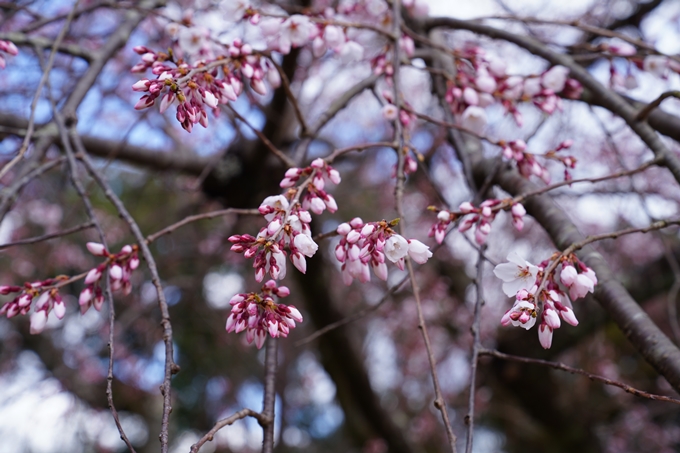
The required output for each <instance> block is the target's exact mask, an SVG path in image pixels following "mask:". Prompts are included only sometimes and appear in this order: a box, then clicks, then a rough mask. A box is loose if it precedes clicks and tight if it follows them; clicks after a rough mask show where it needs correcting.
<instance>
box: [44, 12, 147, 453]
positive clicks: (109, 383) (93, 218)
mask: <svg viewBox="0 0 680 453" xmlns="http://www.w3.org/2000/svg"><path fill="white" fill-rule="evenodd" d="M74 9H75V6H74ZM37 54H38V59H39V62H40V63H41V66H44V64H43V61H42V58H41V56H40V53H39V52H38V53H37ZM43 70H46V69H45V68H43ZM46 88H47V96H48V99H49V102H50V107H51V108H52V115H53V116H54V122H55V124H56V125H57V129H58V130H59V137H60V138H61V142H62V145H63V148H64V151H65V152H66V157H67V160H68V164H69V178H70V180H71V183H72V184H73V187H74V188H75V189H76V192H77V193H78V196H79V197H80V198H81V200H82V201H83V204H84V205H85V210H86V211H87V216H88V217H89V218H90V223H91V224H92V225H94V227H95V228H96V230H97V234H98V235H99V240H100V242H101V243H102V244H103V245H104V248H105V249H108V244H107V241H106V235H105V234H104V230H103V229H102V226H101V224H100V223H99V220H98V219H97V215H96V213H95V211H94V207H93V206H92V201H91V200H90V197H89V196H88V195H87V192H86V191H85V188H84V186H83V184H82V182H81V180H80V177H79V176H78V164H77V162H76V159H75V156H74V153H73V148H72V146H71V143H70V141H69V136H68V131H67V129H66V125H65V123H64V117H63V116H62V114H61V112H59V110H58V109H57V103H56V101H55V100H54V97H53V96H52V87H51V86H50V82H49V79H48V80H47V82H46ZM72 132H75V124H74V125H73V130H72ZM106 301H107V302H108V306H109V341H108V348H109V367H108V373H107V377H106V399H107V402H108V406H109V410H110V411H111V416H112V417H113V420H114V423H115V424H116V428H117V429H118V433H119V434H120V438H121V440H122V441H123V442H124V443H125V445H126V446H127V447H128V449H129V450H130V451H131V452H132V453H136V451H135V449H134V447H133V446H132V443H131V442H130V440H129V439H128V437H127V435H126V434H125V431H124V430H123V425H122V424H121V423H120V417H119V416H118V410H117V409H116V406H115V405H114V403H113V357H114V352H115V346H114V339H113V335H114V327H115V319H116V312H115V307H114V305H113V294H112V292H111V276H110V274H109V273H107V275H106Z"/></svg>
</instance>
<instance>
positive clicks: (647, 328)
mask: <svg viewBox="0 0 680 453" xmlns="http://www.w3.org/2000/svg"><path fill="white" fill-rule="evenodd" d="M487 165H488V162H487V161H482V160H480V161H479V162H477V163H476V165H475V172H476V173H477V174H478V175H480V176H481V177H483V175H485V174H486V171H487ZM495 181H496V183H497V184H499V185H500V186H501V188H503V190H505V191H506V192H508V193H510V194H513V193H522V192H530V191H532V190H535V188H536V186H535V184H533V183H531V182H530V181H527V180H526V179H525V178H523V177H522V176H520V175H519V174H517V173H516V172H514V171H502V172H499V173H498V174H497V175H496V178H495ZM525 206H526V208H527V212H528V213H529V214H530V215H531V216H532V217H534V219H536V221H537V222H538V223H539V224H541V225H542V226H543V228H544V229H545V230H546V232H547V233H548V235H549V236H550V237H551V238H552V240H553V241H554V242H555V245H556V246H557V247H558V249H566V248H567V247H569V246H570V245H572V244H574V243H579V242H581V241H582V240H583V237H582V236H581V234H580V233H579V232H578V230H577V229H576V226H575V225H574V224H573V223H572V221H571V220H570V219H569V218H568V217H567V215H566V214H565V213H564V211H562V210H561V209H560V208H559V207H557V206H556V205H555V203H554V202H553V201H552V199H551V198H550V197H548V196H547V195H545V194H543V195H537V196H535V197H532V198H530V199H529V200H527V202H526V204H525ZM579 255H580V256H581V258H582V260H583V261H584V262H585V263H586V264H587V265H588V267H590V268H591V269H593V271H594V272H595V273H596V274H597V278H598V285H597V289H596V291H595V297H596V298H597V300H598V302H600V304H601V305H602V307H603V308H604V309H605V310H606V311H607V312H608V314H609V315H610V316H611V317H612V319H613V321H614V322H615V323H616V324H617V325H618V326H619V328H620V329H621V331H622V332H623V333H624V334H625V335H626V337H627V338H628V339H629V340H630V342H631V343H632V344H633V345H634V346H635V347H636V348H637V350H638V351H639V352H640V353H641V354H642V356H643V357H644V358H645V359H646V360H647V362H648V363H649V364H651V365H652V366H653V367H654V368H655V369H656V370H657V371H658V372H659V373H660V374H661V375H662V376H664V377H665V378H666V380H668V382H669V383H670V384H671V386H673V387H674V388H675V389H676V390H678V391H680V350H678V348H677V347H676V346H675V345H674V344H673V343H672V342H671V341H670V340H669V339H668V337H667V336H666V335H665V334H664V333H663V332H661V330H660V329H659V327H658V326H657V325H656V324H655V323H654V322H653V321H652V320H651V319H650V318H649V316H648V315H647V314H646V313H645V312H644V311H643V310H642V308H640V305H639V304H638V303H637V302H636V301H635V300H634V299H633V298H632V297H631V296H630V294H629V293H628V292H627V291H626V289H625V288H624V287H623V286H622V285H621V283H620V282H618V281H617V280H616V279H615V278H614V276H613V274H612V271H611V270H610V268H609V265H608V264H607V263H606V262H605V260H604V258H603V257H602V255H600V254H599V253H597V252H596V251H595V250H594V249H592V248H591V247H590V246H589V245H585V246H584V247H583V249H582V251H581V252H580V253H579Z"/></svg>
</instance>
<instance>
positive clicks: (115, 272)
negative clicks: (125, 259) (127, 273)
mask: <svg viewBox="0 0 680 453" xmlns="http://www.w3.org/2000/svg"><path fill="white" fill-rule="evenodd" d="M109 275H110V276H111V278H112V279H114V280H120V279H122V278H123V268H121V267H120V266H119V265H117V264H114V265H112V266H111V267H110V268H109Z"/></svg>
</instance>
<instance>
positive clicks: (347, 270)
mask: <svg viewBox="0 0 680 453" xmlns="http://www.w3.org/2000/svg"><path fill="white" fill-rule="evenodd" d="M396 223H397V221H392V222H386V221H385V220H381V221H380V222H368V223H364V222H363V220H361V219H360V218H359V217H356V218H354V219H352V220H351V221H350V222H349V223H342V224H340V225H339V226H338V228H337V230H336V231H337V232H338V234H339V235H340V236H342V238H341V239H340V242H339V243H338V245H337V246H336V247H335V257H336V258H337V260H338V261H340V263H342V267H341V269H342V279H343V281H344V283H345V284H346V285H350V284H351V283H352V281H353V279H355V278H356V279H358V280H359V281H360V282H368V281H369V280H370V279H371V274H370V272H369V270H370V269H373V272H374V273H375V275H376V276H377V277H378V278H379V279H381V280H387V264H386V263H385V258H387V259H388V260H390V261H392V262H393V263H395V264H396V265H397V267H399V269H402V270H403V269H404V259H405V258H406V255H408V256H410V257H411V259H412V260H413V261H415V262H416V263H419V264H423V263H425V262H426V261H427V260H428V259H429V258H430V257H431V256H432V252H430V248H429V247H428V246H426V245H425V244H423V243H422V242H420V241H418V240H416V239H406V238H404V237H403V236H401V235H399V234H397V233H396V232H394V230H393V229H392V228H393V227H394V226H395V225H396Z"/></svg>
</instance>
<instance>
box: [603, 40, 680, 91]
mask: <svg viewBox="0 0 680 453" xmlns="http://www.w3.org/2000/svg"><path fill="white" fill-rule="evenodd" d="M596 51H598V52H602V53H607V54H609V56H610V59H611V57H620V59H625V60H626V61H627V63H628V65H627V68H626V74H625V76H624V74H622V73H621V71H620V68H617V65H615V64H613V62H611V63H610V66H609V83H610V86H611V87H612V88H614V89H628V90H632V89H634V88H637V87H638V83H637V80H636V77H635V72H636V71H635V69H634V68H636V69H637V70H640V71H644V72H647V73H649V74H652V75H654V76H656V77H660V78H662V79H667V78H668V76H669V75H670V74H672V73H673V72H676V73H680V63H678V61H677V60H675V59H673V58H669V57H667V56H665V55H656V54H649V55H638V49H637V48H636V47H635V46H633V45H631V44H629V43H627V42H625V41H622V40H612V41H609V42H601V43H600V44H598V46H597V47H596ZM618 66H619V67H620V65H618Z"/></svg>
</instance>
